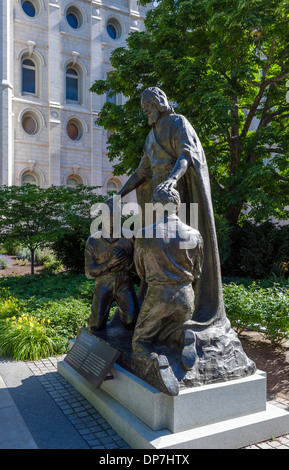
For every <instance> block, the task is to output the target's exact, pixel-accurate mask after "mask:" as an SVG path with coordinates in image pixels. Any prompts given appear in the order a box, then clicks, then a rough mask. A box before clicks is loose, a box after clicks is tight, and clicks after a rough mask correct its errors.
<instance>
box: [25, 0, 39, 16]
mask: <svg viewBox="0 0 289 470" xmlns="http://www.w3.org/2000/svg"><path fill="white" fill-rule="evenodd" d="M22 9H23V11H24V13H26V15H28V16H30V17H31V18H33V17H34V16H35V15H36V13H37V11H36V7H35V4H34V3H33V2H31V1H29V0H24V1H22Z"/></svg>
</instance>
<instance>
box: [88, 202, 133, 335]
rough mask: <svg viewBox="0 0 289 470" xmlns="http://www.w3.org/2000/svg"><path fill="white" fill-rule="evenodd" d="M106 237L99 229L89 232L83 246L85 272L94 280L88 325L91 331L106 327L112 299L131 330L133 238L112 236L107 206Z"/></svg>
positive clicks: (111, 219)
mask: <svg viewBox="0 0 289 470" xmlns="http://www.w3.org/2000/svg"><path fill="white" fill-rule="evenodd" d="M110 216H111V217H110V219H109V221H108V222H109V227H107V230H108V233H109V234H110V236H109V237H107V238H105V237H104V236H103V235H102V230H101V231H99V232H97V233H95V234H93V235H91V236H90V237H89V238H88V240H87V242H86V245H85V274H86V277H87V278H88V279H93V278H95V279H96V282H95V289H94V294H93V301H92V306H91V315H90V317H89V318H88V325H89V327H90V330H91V331H99V330H102V329H103V328H105V327H106V322H107V319H108V315H109V312H110V308H111V305H112V303H113V301H115V302H116V304H117V305H118V308H119V316H120V318H121V320H122V322H123V324H124V325H125V326H126V327H127V328H130V329H132V328H133V327H134V325H135V322H136V318H137V315H138V312H139V305H138V300H137V297H136V293H135V290H134V284H133V280H132V276H131V270H132V268H133V245H134V239H132V238H125V237H122V238H113V237H112V232H113V213H112V210H111V207H110Z"/></svg>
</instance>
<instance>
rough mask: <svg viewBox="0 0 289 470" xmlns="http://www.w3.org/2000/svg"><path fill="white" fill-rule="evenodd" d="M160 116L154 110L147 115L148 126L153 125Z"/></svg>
mask: <svg viewBox="0 0 289 470" xmlns="http://www.w3.org/2000/svg"><path fill="white" fill-rule="evenodd" d="M159 118H160V113H159V112H158V111H157V110H156V111H154V112H152V113H150V115H149V116H148V123H149V125H150V126H155V125H156V124H157V122H158V120H159Z"/></svg>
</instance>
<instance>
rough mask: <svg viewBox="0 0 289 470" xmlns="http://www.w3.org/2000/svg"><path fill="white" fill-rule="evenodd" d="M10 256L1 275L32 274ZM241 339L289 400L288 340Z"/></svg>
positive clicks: (271, 385) (272, 389)
mask: <svg viewBox="0 0 289 470" xmlns="http://www.w3.org/2000/svg"><path fill="white" fill-rule="evenodd" d="M10 258H11V259H12V266H11V267H10V268H8V269H2V270H0V277H2V276H11V275H12V276H23V275H24V274H30V269H31V266H30V263H28V264H27V265H26V266H24V265H23V264H22V265H17V264H16V257H15V256H10ZM42 269H43V267H42V266H39V265H37V264H36V266H35V274H39V273H41V271H42ZM240 340H241V343H242V345H243V348H244V351H245V352H246V354H247V356H248V357H249V358H250V359H252V360H253V361H254V362H255V363H256V365H257V368H258V369H259V370H262V371H265V372H266V373H267V393H268V395H276V396H279V397H281V398H285V399H286V400H289V347H286V346H287V344H286V342H285V343H284V346H283V345H282V347H274V346H272V344H271V343H270V342H269V341H268V340H265V338H264V335H263V334H261V333H257V332H254V331H245V332H243V333H242V334H241V335H240ZM288 343H289V342H288ZM288 346H289V344H288Z"/></svg>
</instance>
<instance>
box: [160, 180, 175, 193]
mask: <svg viewBox="0 0 289 470" xmlns="http://www.w3.org/2000/svg"><path fill="white" fill-rule="evenodd" d="M176 185H177V181H176V180H175V179H172V178H169V179H168V180H166V181H164V182H163V183H160V184H159V185H158V186H157V188H156V192H157V191H170V190H171V189H173V188H175V187H176Z"/></svg>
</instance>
